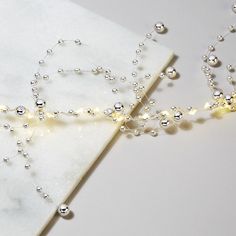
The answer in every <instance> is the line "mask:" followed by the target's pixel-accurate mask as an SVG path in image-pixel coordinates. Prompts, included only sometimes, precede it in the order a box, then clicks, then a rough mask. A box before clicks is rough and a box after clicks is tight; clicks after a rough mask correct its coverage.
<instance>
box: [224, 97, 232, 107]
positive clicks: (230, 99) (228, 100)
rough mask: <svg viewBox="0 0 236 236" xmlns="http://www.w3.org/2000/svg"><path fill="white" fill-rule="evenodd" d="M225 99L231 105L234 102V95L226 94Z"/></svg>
mask: <svg viewBox="0 0 236 236" xmlns="http://www.w3.org/2000/svg"><path fill="white" fill-rule="evenodd" d="M225 101H226V102H227V104H228V105H231V104H232V102H233V97H232V96H231V95H225Z"/></svg>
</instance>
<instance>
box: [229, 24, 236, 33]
mask: <svg viewBox="0 0 236 236" xmlns="http://www.w3.org/2000/svg"><path fill="white" fill-rule="evenodd" d="M228 29H229V32H231V33H232V32H235V27H234V26H233V25H230V26H229V27H228Z"/></svg>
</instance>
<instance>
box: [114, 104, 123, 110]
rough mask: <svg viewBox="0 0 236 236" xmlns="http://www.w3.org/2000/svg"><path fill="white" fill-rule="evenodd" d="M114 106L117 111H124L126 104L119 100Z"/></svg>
mask: <svg viewBox="0 0 236 236" xmlns="http://www.w3.org/2000/svg"><path fill="white" fill-rule="evenodd" d="M114 108H115V110H116V111H122V110H123V109H124V105H123V104H122V103H121V102H117V103H115V104H114Z"/></svg>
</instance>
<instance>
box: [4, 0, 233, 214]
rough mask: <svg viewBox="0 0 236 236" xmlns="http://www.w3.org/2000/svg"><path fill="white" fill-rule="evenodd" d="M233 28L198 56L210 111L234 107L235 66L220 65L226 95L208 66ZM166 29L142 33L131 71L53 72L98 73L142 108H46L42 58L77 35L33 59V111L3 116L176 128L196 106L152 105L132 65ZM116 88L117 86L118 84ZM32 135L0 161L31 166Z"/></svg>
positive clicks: (132, 128) (129, 128)
mask: <svg viewBox="0 0 236 236" xmlns="http://www.w3.org/2000/svg"><path fill="white" fill-rule="evenodd" d="M232 10H233V12H234V13H236V3H235V4H233V5H232ZM235 31H236V27H235V25H230V26H229V27H228V28H227V32H226V33H224V34H222V35H218V36H217V38H216V42H214V43H213V44H210V45H209V46H208V49H207V52H206V54H204V55H203V56H202V60H203V62H204V65H203V66H202V68H201V69H202V71H203V73H204V75H205V77H206V78H207V82H208V86H209V88H210V90H211V93H212V97H213V101H211V102H208V103H207V104H206V106H205V110H211V111H215V110H216V109H222V108H223V109H227V110H229V111H236V89H235V85H236V81H235V80H234V77H233V76H234V73H235V69H236V66H235V65H233V64H228V65H226V69H227V80H228V82H229V83H230V85H232V86H233V91H231V92H230V93H224V91H223V90H222V89H220V88H219V87H218V85H217V83H216V81H215V77H216V76H215V74H214V72H213V68H217V67H219V66H220V65H221V64H222V61H221V60H220V59H219V58H218V56H216V53H215V52H216V48H217V46H218V44H221V43H222V42H223V41H225V39H226V38H227V37H228V36H229V35H232V34H233V33H235ZM166 32H167V28H166V27H165V25H164V24H163V23H162V22H158V23H156V24H155V25H154V27H153V30H152V31H151V32H148V33H147V34H146V35H145V38H144V40H143V41H141V42H139V43H138V46H137V49H136V51H135V57H134V58H133V60H132V62H131V63H132V66H133V67H132V71H131V73H130V74H128V75H115V74H114V73H113V72H112V71H111V70H110V69H108V68H104V67H103V66H102V65H100V66H96V67H91V68H90V69H83V68H80V67H76V68H62V67H60V68H58V69H57V71H55V74H57V75H60V76H64V75H66V74H71V73H73V74H75V75H77V76H80V75H81V74H83V73H89V74H91V76H101V77H103V78H104V79H105V80H107V81H116V82H117V83H116V84H117V86H118V87H113V88H112V89H111V92H112V94H116V95H117V94H119V92H120V87H121V88H127V87H129V88H130V87H131V90H132V92H133V94H134V98H135V100H136V102H137V103H141V105H142V109H141V110H140V112H139V113H138V114H137V115H132V114H130V112H131V111H132V109H133V108H134V107H135V103H131V104H128V106H126V105H124V104H125V103H124V102H122V101H117V102H116V103H115V104H108V105H107V106H106V108H105V109H101V110H100V109H98V108H91V107H89V108H88V107H81V108H79V109H72V108H71V109H69V111H64V110H61V111H58V110H56V111H52V112H51V111H48V110H47V101H46V100H45V99H43V98H42V97H41V95H40V89H41V87H40V85H42V83H43V81H45V80H49V79H51V77H53V76H54V74H46V73H43V71H42V68H43V67H44V66H45V64H46V63H47V60H48V59H49V58H50V57H51V56H53V55H54V53H55V51H56V48H57V47H60V46H65V45H72V46H75V47H82V46H83V45H84V44H83V43H82V42H81V40H80V39H75V40H64V39H59V40H58V42H57V43H56V44H55V45H54V46H53V47H51V48H49V49H48V50H47V51H46V55H45V56H44V57H43V59H41V60H39V62H38V64H39V68H38V70H37V72H36V73H35V74H34V79H33V80H32V81H31V82H30V84H31V89H32V95H33V99H34V103H35V107H36V110H35V111H30V110H29V109H27V108H26V107H25V106H23V105H19V106H17V107H16V108H9V107H8V106H5V105H2V106H0V112H1V113H4V114H11V115H14V114H16V115H17V117H21V118H22V120H21V121H24V120H25V119H33V118H37V119H39V120H41V121H42V122H43V121H44V120H46V119H59V118H61V116H62V115H67V116H69V117H73V118H76V119H96V118H98V117H99V118H102V119H107V120H110V121H112V122H115V123H118V124H119V125H120V131H121V132H122V133H129V134H133V135H135V136H139V135H141V134H149V135H151V136H153V137H156V136H158V135H159V133H160V132H161V131H162V130H166V129H169V128H170V127H172V126H177V125H179V124H180V123H181V121H183V120H184V119H186V117H187V116H188V115H195V114H196V112H197V111H198V110H199V109H198V110H197V109H195V108H193V107H187V108H180V107H175V106H173V107H171V108H170V109H167V110H158V109H156V107H155V105H156V101H155V99H152V98H148V97H147V95H146V83H145V82H146V81H147V80H148V79H150V78H152V76H153V75H151V74H150V73H148V72H146V71H145V73H144V74H143V72H142V73H141V72H140V70H139V69H138V68H139V67H140V66H141V65H142V58H143V55H144V54H143V53H144V51H145V50H143V49H144V48H145V47H146V46H147V43H148V40H153V37H154V34H164V33H166ZM177 76H178V72H177V71H176V69H175V68H174V67H172V66H170V67H168V68H166V69H165V71H163V72H162V73H160V75H159V79H161V80H162V79H171V80H172V79H175V78H176V77H177ZM119 86H120V87H119ZM1 127H2V128H3V130H6V131H8V132H9V133H10V134H12V133H15V130H16V129H20V128H22V129H28V128H29V124H28V123H24V124H23V125H22V126H19V127H14V126H12V125H10V124H3V125H1ZM33 136H34V132H32V133H31V134H30V135H29V136H28V137H27V138H25V139H24V140H22V139H20V138H17V140H16V147H17V153H16V154H15V155H13V156H4V157H3V159H2V163H4V164H7V163H10V162H11V161H12V160H13V159H14V158H15V157H16V156H18V155H20V156H22V157H23V158H24V160H25V162H24V168H25V169H26V170H30V169H31V156H30V155H29V153H28V152H27V147H28V145H30V143H31V142H32V139H33ZM34 186H35V190H36V192H37V193H38V194H39V195H40V196H41V197H42V198H44V199H47V200H50V201H51V202H53V201H52V199H51V198H50V196H49V194H48V193H47V192H46V191H44V189H43V188H42V187H41V186H40V185H38V184H35V183H34ZM57 212H58V213H59V214H60V215H61V216H62V217H66V216H68V215H69V214H70V209H69V207H68V205H66V204H61V205H60V206H59V207H58V208H57Z"/></svg>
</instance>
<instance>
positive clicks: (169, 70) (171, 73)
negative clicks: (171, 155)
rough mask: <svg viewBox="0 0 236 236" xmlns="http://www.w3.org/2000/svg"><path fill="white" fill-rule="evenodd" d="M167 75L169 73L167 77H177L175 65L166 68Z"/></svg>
mask: <svg viewBox="0 0 236 236" xmlns="http://www.w3.org/2000/svg"><path fill="white" fill-rule="evenodd" d="M166 75H167V77H168V78H170V79H173V78H175V77H176V75H177V72H176V69H175V68H174V67H172V66H170V67H168V68H167V69H166Z"/></svg>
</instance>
